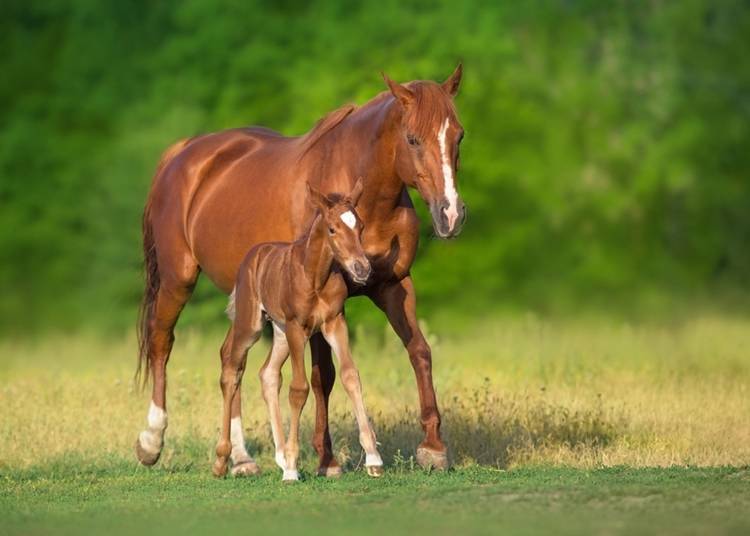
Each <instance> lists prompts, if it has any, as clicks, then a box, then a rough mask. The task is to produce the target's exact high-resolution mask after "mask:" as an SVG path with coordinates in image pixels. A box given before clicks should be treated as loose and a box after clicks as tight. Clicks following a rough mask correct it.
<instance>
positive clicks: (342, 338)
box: [322, 314, 383, 477]
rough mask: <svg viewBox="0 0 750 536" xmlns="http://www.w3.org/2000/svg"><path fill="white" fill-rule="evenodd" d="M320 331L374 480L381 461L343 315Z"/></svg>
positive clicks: (379, 473) (368, 471) (327, 323)
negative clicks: (349, 404) (333, 359)
mask: <svg viewBox="0 0 750 536" xmlns="http://www.w3.org/2000/svg"><path fill="white" fill-rule="evenodd" d="M322 332H323V335H324V336H325V338H326V340H327V341H328V343H329V344H330V345H331V347H332V348H333V351H334V353H335V354H336V359H337V360H338V364H339V374H340V375H341V383H343V384H344V389H346V393H347V394H348V395H349V398H350V399H351V401H352V405H353V406H354V416H355V417H356V418H357V426H358V427H359V443H360V445H362V448H363V449H364V451H365V467H366V468H367V474H369V475H370V476H374V477H378V476H382V474H383V459H382V458H381V457H380V453H379V452H378V446H377V440H376V439H375V431H374V430H373V429H372V425H371V423H370V419H369V418H368V416H367V410H366V409H365V402H364V399H363V397H362V383H361V382H360V379H359V371H358V370H357V367H356V365H355V364H354V360H353V359H352V354H351V350H350V347H349V332H348V328H347V325H346V320H345V319H344V315H343V314H340V315H338V316H337V317H336V318H334V319H333V320H330V321H328V322H326V323H325V324H324V325H323V328H322Z"/></svg>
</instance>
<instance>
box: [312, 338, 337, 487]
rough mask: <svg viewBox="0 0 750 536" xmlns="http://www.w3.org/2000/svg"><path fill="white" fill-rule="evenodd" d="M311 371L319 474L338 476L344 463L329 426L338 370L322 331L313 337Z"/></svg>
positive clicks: (315, 443) (314, 445)
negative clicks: (341, 460) (331, 400)
mask: <svg viewBox="0 0 750 536" xmlns="http://www.w3.org/2000/svg"><path fill="white" fill-rule="evenodd" d="M310 354H311V355H312V372H311V373H310V383H311V385H312V392H313V395H314V396H315V432H314V434H313V441H312V443H313V447H314V448H315V451H316V452H317V453H318V471H317V472H318V476H325V477H328V478H336V477H339V476H341V466H339V463H338V461H337V460H336V457H335V456H334V455H333V445H332V444H331V432H330V429H329V427H328V399H329V397H330V396H331V390H332V389H333V384H334V381H335V380H336V369H335V368H334V366H333V359H332V357H331V347H330V345H329V344H328V343H327V342H326V340H325V339H324V338H323V335H322V334H321V333H316V334H315V335H313V336H312V337H311V338H310Z"/></svg>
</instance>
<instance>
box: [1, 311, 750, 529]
mask: <svg viewBox="0 0 750 536" xmlns="http://www.w3.org/2000/svg"><path fill="white" fill-rule="evenodd" d="M473 329H474V331H471V330H468V329H467V330H464V334H463V335H462V336H460V337H447V336H446V337H444V338H436V337H435V336H431V339H432V344H433V351H434V363H435V364H434V368H435V370H434V372H435V383H436V387H437V390H438V396H439V400H440V403H441V406H442V410H443V423H444V424H443V427H444V433H445V437H446V439H447V441H448V443H449V445H450V447H451V455H452V459H453V463H454V467H455V469H454V470H453V471H451V472H449V473H446V474H430V473H425V472H423V471H421V470H419V469H417V468H415V467H414V461H413V458H412V455H413V451H414V447H415V445H416V444H417V443H418V441H419V438H420V428H419V426H418V413H417V400H416V389H415V388H414V381H413V375H412V373H411V369H410V366H409V363H408V359H407V358H406V356H405V353H404V351H403V349H402V348H401V346H400V344H399V343H398V341H397V340H395V339H394V337H393V336H392V335H390V333H389V332H387V331H385V332H384V333H382V334H380V333H376V334H373V333H369V334H367V333H363V332H361V331H359V332H356V333H355V335H356V337H355V339H356V343H355V359H356V360H357V363H358V365H359V367H360V371H361V374H362V379H363V384H364V388H365V397H366V402H367V404H368V406H369V409H370V414H371V417H372V420H373V421H374V424H375V427H376V430H377V432H378V439H379V441H380V442H381V444H382V447H381V452H382V453H383V455H384V458H385V461H386V465H387V467H386V469H387V472H386V476H385V477H384V478H383V479H381V480H377V481H375V480H371V479H368V478H367V477H366V476H365V475H364V474H363V473H362V471H361V470H359V469H360V465H361V463H362V454H361V451H360V449H359V446H358V444H357V440H356V435H357V434H356V428H355V425H354V420H353V417H352V416H351V412H350V411H349V404H348V400H347V399H346V396H345V394H344V393H343V389H341V387H340V385H337V388H335V389H334V393H333V396H332V425H333V426H332V428H333V436H334V443H335V451H336V453H337V455H338V457H339V460H341V461H343V462H345V465H346V467H347V469H348V472H347V473H346V474H345V475H344V476H343V477H342V478H341V479H340V480H338V481H327V480H322V479H318V478H313V477H310V476H308V478H307V479H306V480H305V481H303V482H301V483H299V484H297V485H292V486H289V485H282V484H281V482H280V475H279V474H277V471H275V470H274V468H273V463H272V453H273V449H272V448H271V443H270V432H269V428H268V425H267V424H266V416H265V407H264V405H263V403H262V400H261V398H260V395H259V389H258V383H257V379H256V378H255V376H254V374H252V371H254V370H257V367H258V366H259V364H260V362H261V361H262V360H263V358H264V356H265V348H262V349H261V348H257V349H255V350H254V351H253V352H252V353H251V355H250V358H249V365H248V370H249V373H248V374H247V375H246V381H245V385H244V400H245V420H244V426H245V428H246V435H247V442H248V445H249V448H250V450H251V452H253V453H254V454H256V455H257V458H258V459H259V462H260V463H261V465H262V467H263V468H265V469H266V472H265V474H264V475H263V476H262V477H260V478H257V479H249V480H241V479H227V480H214V479H213V478H212V477H211V476H210V464H211V461H212V459H213V449H214V445H215V441H216V437H217V429H218V426H217V425H218V421H219V407H220V406H219V404H220V398H219V390H218V346H219V344H220V341H221V338H222V337H221V334H218V333H216V334H208V333H202V334H198V333H190V332H188V333H185V330H183V331H181V332H179V334H178V340H177V343H176V345H175V349H174V353H173V358H172V361H171V363H170V370H169V373H170V384H169V418H170V421H169V429H168V431H167V439H166V441H167V443H166V447H165V451H164V454H163V456H162V459H161V461H160V462H159V464H158V465H157V466H156V467H155V468H153V469H150V470H149V469H144V468H141V467H139V466H137V464H136V463H135V461H134V456H133V453H132V445H133V442H134V440H135V437H136V435H137V434H138V432H139V430H140V429H141V428H142V426H143V424H144V423H145V412H146V409H147V406H148V400H149V395H148V392H141V391H139V390H138V389H136V388H135V387H134V385H133V382H132V374H133V368H134V351H133V349H134V347H135V346H134V341H133V339H132V337H124V338H119V339H116V340H105V339H104V338H103V337H94V336H86V335H80V334H78V335H70V336H65V335H59V336H55V337H45V338H43V339H40V340H37V341H28V340H26V341H10V340H6V341H4V342H1V343H0V380H1V382H2V383H1V387H0V403H2V408H3V411H2V413H1V414H0V519H1V521H0V532H7V533H49V532H59V533H81V532H86V531H87V530H89V531H91V532H99V531H101V529H102V528H106V529H107V530H108V531H115V532H116V531H117V530H118V529H121V530H122V531H124V532H130V531H134V530H139V531H142V530H144V529H157V528H158V529H159V530H165V531H170V530H174V531H176V532H185V531H188V532H190V531H194V532H204V531H206V530H208V529H212V528H221V527H224V528H229V529H231V528H237V529H248V530H250V529H251V528H253V527H255V528H258V529H261V528H263V529H269V528H273V527H276V528H278V527H279V523H281V522H282V521H283V523H285V524H289V526H292V527H298V528H300V529H306V530H308V531H310V530H312V529H314V528H321V529H322V528H325V529H326V530H328V531H329V532H330V531H333V532H345V531H347V530H348V529H350V528H351V527H352V526H356V527H357V528H359V529H360V530H361V531H362V532H375V531H382V527H383V526H385V525H386V524H390V525H394V526H398V527H399V528H400V529H401V530H402V531H403V532H409V531H411V532H413V531H414V530H416V529H430V530H432V531H433V532H436V533H452V532H455V531H456V530H458V529H459V528H460V529H462V530H464V531H467V532H477V533H492V532H495V531H497V530H500V529H507V530H511V531H513V532H521V533H523V532H536V531H539V530H544V529H550V528H553V529H554V531H555V532H556V533H558V532H567V533H571V534H577V533H581V532H595V533H600V532H604V533H643V532H651V533H660V534H663V533H669V532H673V533H731V532H747V531H748V530H750V514H749V513H748V512H750V469H748V464H750V396H749V395H750V392H749V391H748V389H749V388H750V322H748V321H747V320H746V319H743V318H738V317H727V316H715V315H708V316H693V317H692V318H690V319H687V320H682V321H680V322H674V323H671V324H664V323H656V322H651V323H647V324H641V325H638V324H627V323H621V322H616V321H612V320H591V319H588V320H580V321H565V322H558V321H541V320H539V319H537V318H535V317H531V316H530V317H526V318H522V319H518V318H512V319H495V320H489V319H488V320H487V321H486V323H485V324H484V325H482V326H477V327H475V328H473ZM355 331H356V330H355ZM311 406H312V404H311V402H309V403H308V406H307V407H306V410H305V413H304V421H303V424H304V430H303V437H306V438H307V437H310V428H311V414H312V412H311ZM302 466H303V469H304V470H306V471H307V474H308V475H310V474H311V472H312V470H313V468H314V466H315V457H314V455H313V451H312V448H311V447H310V446H309V445H308V444H305V445H304V449H303V452H302Z"/></svg>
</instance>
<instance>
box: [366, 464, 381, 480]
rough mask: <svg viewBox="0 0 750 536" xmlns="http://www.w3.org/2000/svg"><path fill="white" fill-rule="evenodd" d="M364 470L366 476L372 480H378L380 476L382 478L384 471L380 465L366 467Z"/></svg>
mask: <svg viewBox="0 0 750 536" xmlns="http://www.w3.org/2000/svg"><path fill="white" fill-rule="evenodd" d="M366 469H367V474H368V475H370V476H371V477H373V478H380V477H381V476H383V472H384V471H383V466H382V465H368V466H367V467H366Z"/></svg>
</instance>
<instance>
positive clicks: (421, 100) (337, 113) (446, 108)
mask: <svg viewBox="0 0 750 536" xmlns="http://www.w3.org/2000/svg"><path fill="white" fill-rule="evenodd" d="M405 86H406V87H408V88H409V89H410V90H411V91H412V93H413V94H414V97H415V108H416V109H417V110H419V113H416V114H410V121H409V122H410V123H411V124H410V127H411V128H412V129H413V131H414V132H415V133H416V134H417V135H419V136H420V137H427V136H430V135H432V134H434V132H433V129H434V125H435V124H437V123H438V122H439V121H440V120H441V119H442V118H443V117H447V116H455V114H456V108H455V107H454V105H453V100H452V99H450V98H446V94H445V92H444V91H443V90H442V88H441V87H440V85H439V84H436V83H435V82H431V81H424V80H414V81H412V82H408V83H406V84H405ZM389 97H392V95H391V93H390V91H383V92H381V93H379V94H377V95H376V96H375V97H373V98H372V99H370V100H369V101H367V102H366V103H365V104H363V105H362V106H357V105H355V104H346V105H344V106H342V107H341V108H338V109H336V110H334V111H332V112H330V113H328V114H327V115H325V116H323V117H322V118H321V119H320V120H319V121H318V122H317V123H316V124H315V126H314V127H313V128H312V129H311V130H310V131H309V132H308V133H307V134H305V135H304V136H302V137H301V138H300V141H301V143H302V152H301V153H300V158H301V157H303V156H305V155H306V154H307V153H308V151H310V149H312V148H313V147H314V146H315V144H316V143H318V141H320V139H321V138H323V137H324V136H325V135H326V134H328V133H329V132H331V131H332V130H333V129H335V128H336V127H337V126H338V125H340V124H341V123H342V122H343V121H344V119H346V118H347V117H348V116H349V115H351V114H352V112H354V111H356V110H358V109H360V108H367V107H369V106H374V105H378V104H380V103H381V102H382V101H383V100H384V99H386V98H389Z"/></svg>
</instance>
